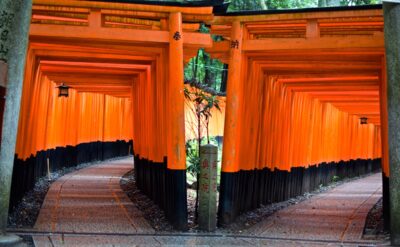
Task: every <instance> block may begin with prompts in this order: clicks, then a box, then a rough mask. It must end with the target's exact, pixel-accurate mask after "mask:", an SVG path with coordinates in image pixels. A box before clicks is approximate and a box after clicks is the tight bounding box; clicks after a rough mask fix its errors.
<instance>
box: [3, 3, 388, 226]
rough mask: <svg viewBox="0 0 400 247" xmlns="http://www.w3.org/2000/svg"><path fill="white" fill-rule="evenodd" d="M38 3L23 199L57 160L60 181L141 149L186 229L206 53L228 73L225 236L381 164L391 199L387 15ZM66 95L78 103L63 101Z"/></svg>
mask: <svg viewBox="0 0 400 247" xmlns="http://www.w3.org/2000/svg"><path fill="white" fill-rule="evenodd" d="M33 3H34V4H33V12H32V20H31V26H30V35H29V37H30V40H29V47H28V55H27V65H26V70H25V71H26V73H25V81H24V89H23V96H22V106H21V114H20V116H21V117H20V122H19V127H18V139H17V148H16V155H17V159H16V162H15V168H14V178H16V179H14V182H13V194H14V195H17V196H16V197H15V199H16V200H17V199H18V198H20V196H22V193H23V192H25V191H26V190H28V189H29V188H31V186H32V184H33V182H34V179H35V178H37V177H40V176H43V175H44V174H46V171H47V167H46V162H47V158H49V161H50V163H51V164H52V165H54V167H53V168H54V169H56V168H58V167H63V166H72V165H76V164H77V163H81V162H84V161H90V160H93V159H103V158H106V157H112V156H116V155H121V154H127V153H128V149H129V150H131V149H133V151H134V154H135V169H136V176H137V177H136V181H137V184H138V186H139V188H140V189H141V190H142V191H143V192H144V193H146V194H147V195H148V196H149V197H150V198H152V199H153V200H154V201H155V202H156V203H157V204H159V205H160V206H161V207H162V208H163V209H164V210H165V212H166V214H167V217H168V219H169V220H170V221H171V222H172V223H173V224H174V226H175V227H176V228H179V229H184V228H186V224H187V202H186V161H185V133H184V132H185V127H184V118H185V115H184V98H183V86H184V85H183V61H187V60H188V59H189V58H191V57H193V56H194V54H195V53H196V51H197V49H198V48H200V47H204V48H207V50H208V51H209V52H210V53H211V54H212V55H213V56H214V57H217V58H220V59H221V60H223V61H225V62H226V63H228V64H229V73H228V89H227V102H226V121H225V122H226V124H225V133H224V150H223V161H222V175H221V177H222V179H221V191H220V192H221V193H220V200H219V202H220V204H219V220H220V223H221V224H225V223H230V222H232V221H233V220H234V219H235V217H236V216H238V215H239V214H240V213H242V212H244V211H246V210H249V209H252V208H255V207H257V206H259V205H260V204H264V203H270V202H276V201H281V200H285V199H287V198H289V197H291V196H296V195H299V194H301V193H304V192H306V191H310V190H312V189H314V188H315V187H317V186H319V185H320V184H321V183H327V182H329V181H331V180H332V178H333V176H355V175H359V174H363V173H365V172H370V171H372V170H375V169H377V168H379V167H380V162H379V158H380V157H382V166H383V171H384V180H383V181H384V188H385V189H384V191H385V193H387V183H388V177H389V170H388V160H387V157H388V153H387V152H388V145H387V138H388V134H387V133H388V132H387V131H388V130H387V111H386V79H385V52H384V41H383V17H382V10H381V6H379V5H377V6H372V7H371V6H367V7H353V8H332V9H326V10H324V9H315V10H314V9H307V10H293V11H290V10H285V11H267V12H255V13H253V12H244V13H232V14H230V13H227V14H226V13H222V14H218V13H213V12H215V11H216V10H218V9H220V8H221V6H220V5H221V4H222V1H214V3H213V4H210V2H208V3H207V4H205V5H204V6H200V5H190V4H189V5H185V4H184V5H181V4H178V3H176V4H172V3H170V5H161V3H160V2H158V3H156V5H154V4H155V3H153V4H151V3H149V4H139V3H138V2H135V3H115V2H107V1H102V2H100V1H99V2H97V1H76V0H71V1H70V0H68V1H67V0H57V1H54V0H34V1H33ZM213 5H214V6H213ZM200 23H206V24H207V25H210V26H211V32H212V33H213V34H216V35H220V36H222V37H223V38H224V41H222V42H213V41H212V39H211V36H210V34H202V33H198V32H197V30H198V28H199V24H200ZM62 83H67V84H68V85H69V86H71V92H70V96H69V97H68V98H58V97H57V89H56V86H59V85H61V84H62ZM39 116H41V117H39ZM360 118H367V122H368V123H367V124H361V123H360ZM3 132H4V131H3ZM43 133H45V135H43ZM131 140H133V144H134V145H133V148H132V146H130V145H132V143H131V142H130V141H131ZM105 150H111V151H109V152H110V153H105ZM129 152H130V151H129ZM93 153H95V154H93ZM64 157H72V158H69V159H66V160H65V159H64ZM17 178H24V179H23V181H22V182H21V180H19V179H18V180H17ZM387 199H388V197H387V194H386V195H385V200H386V201H385V207H386V206H387ZM386 212H388V211H386Z"/></svg>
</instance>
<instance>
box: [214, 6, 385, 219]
mask: <svg viewBox="0 0 400 247" xmlns="http://www.w3.org/2000/svg"><path fill="white" fill-rule="evenodd" d="M211 24H212V27H211V30H212V33H213V34H217V35H221V36H223V37H224V38H225V40H226V41H223V42H218V43H214V45H213V47H212V48H210V49H208V51H209V52H210V53H212V54H214V56H215V57H218V58H220V59H222V60H224V61H225V62H226V63H229V74H228V88H227V96H228V97H227V102H226V119H225V132H224V147H223V148H224V149H223V161H222V162H223V163H222V174H221V194H220V200H219V201H220V204H219V221H220V223H222V224H224V223H230V222H232V221H233V220H234V219H235V217H236V216H237V215H239V214H240V213H242V212H244V211H247V210H249V209H253V208H256V207H258V206H259V205H260V204H267V203H271V202H276V201H281V200H286V199H288V198H289V197H292V196H296V195H300V194H302V193H304V192H306V191H309V190H312V189H314V188H316V187H317V186H319V184H325V183H327V182H329V181H331V180H332V178H333V177H334V176H353V175H354V174H352V173H354V172H355V174H359V173H363V172H365V170H368V171H370V170H371V169H377V168H379V167H380V162H379V158H380V157H381V156H382V165H383V174H384V176H383V177H384V179H383V181H384V191H385V212H388V208H387V207H388V195H387V193H388V177H389V170H388V160H387V157H388V146H387V111H386V89H385V88H386V80H385V74H386V70H385V51H384V39H383V15H382V9H381V6H368V7H357V8H333V9H330V10H329V11H326V9H319V10H318V9H306V10H282V11H265V12H242V13H227V14H223V15H220V16H216V17H215V18H214V19H213V21H212V22H211ZM361 119H367V124H361V123H360V121H361ZM363 121H364V120H363ZM381 138H382V140H381ZM382 150H383V151H382ZM382 152H383V155H382ZM354 169H356V171H355V170H354ZM359 169H360V170H359ZM320 173H324V174H325V175H323V176H321V174H320ZM386 218H387V215H386Z"/></svg>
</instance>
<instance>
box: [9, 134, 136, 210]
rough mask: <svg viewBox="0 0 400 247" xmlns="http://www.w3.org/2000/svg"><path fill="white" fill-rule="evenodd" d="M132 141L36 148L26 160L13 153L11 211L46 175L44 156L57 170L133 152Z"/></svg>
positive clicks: (51, 169)
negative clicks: (45, 148) (36, 150)
mask: <svg viewBox="0 0 400 247" xmlns="http://www.w3.org/2000/svg"><path fill="white" fill-rule="evenodd" d="M132 143H133V142H132V141H129V142H126V141H115V142H90V143H81V144H79V145H77V146H75V147H74V146H67V147H57V148H54V149H49V150H46V151H39V152H37V153H36V155H35V156H33V155H32V156H31V157H29V158H28V159H26V160H21V159H19V158H18V156H16V157H15V159H14V169H13V177H12V184H11V198H10V211H12V209H13V208H14V207H15V206H16V205H17V204H18V203H19V202H20V200H21V199H22V197H23V196H24V195H25V193H26V192H28V191H30V190H32V189H33V187H34V186H35V183H36V182H37V181H38V180H39V178H42V177H45V176H47V158H49V161H50V172H56V171H58V170H61V169H63V168H69V167H75V166H77V165H80V164H83V163H89V162H93V161H102V160H107V159H111V158H115V157H122V156H127V155H128V151H129V153H130V154H132V153H133V150H132V146H133V144H132ZM129 149H130V150H129Z"/></svg>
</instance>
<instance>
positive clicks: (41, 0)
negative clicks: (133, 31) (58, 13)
mask: <svg viewBox="0 0 400 247" xmlns="http://www.w3.org/2000/svg"><path fill="white" fill-rule="evenodd" d="M33 5H46V6H49V7H53V6H59V7H75V8H91V9H112V10H134V11H147V12H181V13H183V14H199V15H206V14H209V15H212V11H213V7H212V6H206V7H190V8H188V7H176V6H162V5H150V4H132V3H110V2H108V3H107V2H101V1H98V2H97V1H77V0H57V1H54V0H33Z"/></svg>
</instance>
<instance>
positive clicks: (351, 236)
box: [247, 173, 382, 241]
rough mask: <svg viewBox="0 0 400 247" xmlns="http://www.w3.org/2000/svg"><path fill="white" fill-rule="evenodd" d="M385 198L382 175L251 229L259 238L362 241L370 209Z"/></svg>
mask: <svg viewBox="0 0 400 247" xmlns="http://www.w3.org/2000/svg"><path fill="white" fill-rule="evenodd" d="M381 197H382V174H380V173H376V174H373V175H371V176H368V177H365V178H361V179H357V180H354V181H351V182H348V183H344V184H342V185H339V186H338V187H336V188H334V189H332V190H329V191H327V192H324V193H321V194H319V195H316V196H314V197H311V198H310V199H308V200H306V201H303V202H301V203H298V204H296V205H292V206H290V207H288V208H285V209H283V210H280V211H278V212H276V213H275V214H273V215H272V216H271V217H268V218H267V219H266V220H264V221H262V222H261V223H259V224H256V225H254V226H253V227H251V228H250V229H249V230H248V231H247V233H249V234H255V235H258V236H268V237H279V238H287V237H290V238H295V239H318V240H332V241H360V240H361V238H362V234H363V230H364V226H365V221H366V218H367V215H368V212H369V210H370V209H371V208H372V207H373V206H374V205H375V204H376V203H377V202H378V200H379V199H380V198H381Z"/></svg>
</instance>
